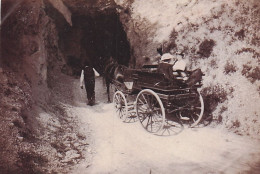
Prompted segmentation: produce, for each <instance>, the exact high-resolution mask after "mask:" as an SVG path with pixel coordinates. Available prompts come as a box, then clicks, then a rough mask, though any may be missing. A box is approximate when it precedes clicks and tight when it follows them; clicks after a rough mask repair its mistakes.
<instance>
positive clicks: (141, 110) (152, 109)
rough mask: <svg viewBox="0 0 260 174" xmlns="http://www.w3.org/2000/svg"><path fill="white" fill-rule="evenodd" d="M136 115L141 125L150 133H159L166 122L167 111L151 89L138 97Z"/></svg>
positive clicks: (143, 91)
mask: <svg viewBox="0 0 260 174" xmlns="http://www.w3.org/2000/svg"><path fill="white" fill-rule="evenodd" d="M136 114H137V117H138V119H139V121H140V123H141V125H142V126H143V127H144V128H145V130H147V131H148V132H150V133H157V132H158V131H160V130H161V129H162V127H163V126H164V122H165V109H164V106H163V103H162V101H161V99H160V98H159V96H158V95H157V94H156V93H155V92H154V91H152V90H150V89H144V90H142V91H141V92H140V93H139V94H138V95H137V97H136Z"/></svg>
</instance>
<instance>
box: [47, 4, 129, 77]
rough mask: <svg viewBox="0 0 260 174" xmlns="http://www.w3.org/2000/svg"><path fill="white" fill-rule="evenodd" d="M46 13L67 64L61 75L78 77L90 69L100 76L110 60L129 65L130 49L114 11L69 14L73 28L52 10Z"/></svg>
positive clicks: (48, 6)
mask: <svg viewBox="0 0 260 174" xmlns="http://www.w3.org/2000/svg"><path fill="white" fill-rule="evenodd" d="M88 10H89V9H87V8H86V10H85V11H88ZM46 11H47V14H49V16H50V17H51V18H53V19H54V21H55V23H56V27H57V32H58V45H59V49H60V51H61V52H62V54H63V56H64V60H65V62H66V64H65V65H64V66H63V68H62V72H64V73H66V74H69V75H77V76H78V75H79V74H80V72H81V69H82V66H84V65H91V66H93V67H94V68H95V69H96V70H97V71H98V72H99V73H101V74H102V73H103V70H104V66H105V63H106V62H107V60H108V59H109V58H110V57H111V58H113V59H115V60H116V61H117V62H118V63H119V64H123V65H128V64H129V60H130V57H131V56H130V45H129V42H128V39H127V36H126V33H125V31H124V28H123V25H122V23H121V21H120V18H119V14H118V13H117V11H116V9H115V8H109V9H108V10H99V9H95V10H91V11H90V12H85V13H83V14H82V13H73V11H72V15H71V21H72V26H71V25H69V23H68V22H66V21H65V19H64V17H63V16H62V15H61V14H59V12H58V11H57V10H56V9H54V8H53V6H51V5H47V8H46Z"/></svg>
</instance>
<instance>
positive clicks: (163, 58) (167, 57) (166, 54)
mask: <svg viewBox="0 0 260 174" xmlns="http://www.w3.org/2000/svg"><path fill="white" fill-rule="evenodd" d="M173 58H174V56H173V55H171V54H170V53H165V54H163V55H162V57H161V60H162V61H164V60H169V59H173Z"/></svg>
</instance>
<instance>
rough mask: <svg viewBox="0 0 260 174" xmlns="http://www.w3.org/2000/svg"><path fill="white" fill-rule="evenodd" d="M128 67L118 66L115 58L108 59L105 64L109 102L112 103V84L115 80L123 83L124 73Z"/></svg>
mask: <svg viewBox="0 0 260 174" xmlns="http://www.w3.org/2000/svg"><path fill="white" fill-rule="evenodd" d="M125 68H126V67H125V66H124V65H120V64H118V62H117V61H116V60H114V59H113V58H110V59H108V61H107V62H106V63H105V68H104V73H103V78H104V81H105V83H106V91H107V101H108V102H109V103H110V102H111V99H110V84H112V83H113V80H117V81H119V82H122V83H123V78H124V75H123V71H124V69H125Z"/></svg>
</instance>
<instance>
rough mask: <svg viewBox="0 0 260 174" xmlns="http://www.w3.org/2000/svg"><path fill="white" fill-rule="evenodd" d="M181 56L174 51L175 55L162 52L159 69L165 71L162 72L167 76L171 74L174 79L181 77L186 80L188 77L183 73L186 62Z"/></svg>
mask: <svg viewBox="0 0 260 174" xmlns="http://www.w3.org/2000/svg"><path fill="white" fill-rule="evenodd" d="M182 58H183V56H182V55H181V54H180V53H176V56H174V55H172V54H170V53H165V54H163V55H162V56H161V59H160V62H159V67H158V69H159V71H164V72H165V71H166V73H164V74H165V75H166V76H168V78H170V77H171V76H172V75H173V76H174V77H176V79H178V78H181V79H182V80H184V81H186V80H187V79H188V77H187V74H186V73H185V70H186V62H185V61H184V60H183V59H182ZM162 69H164V70H162ZM167 74H168V75H167ZM178 76H179V77H178Z"/></svg>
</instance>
